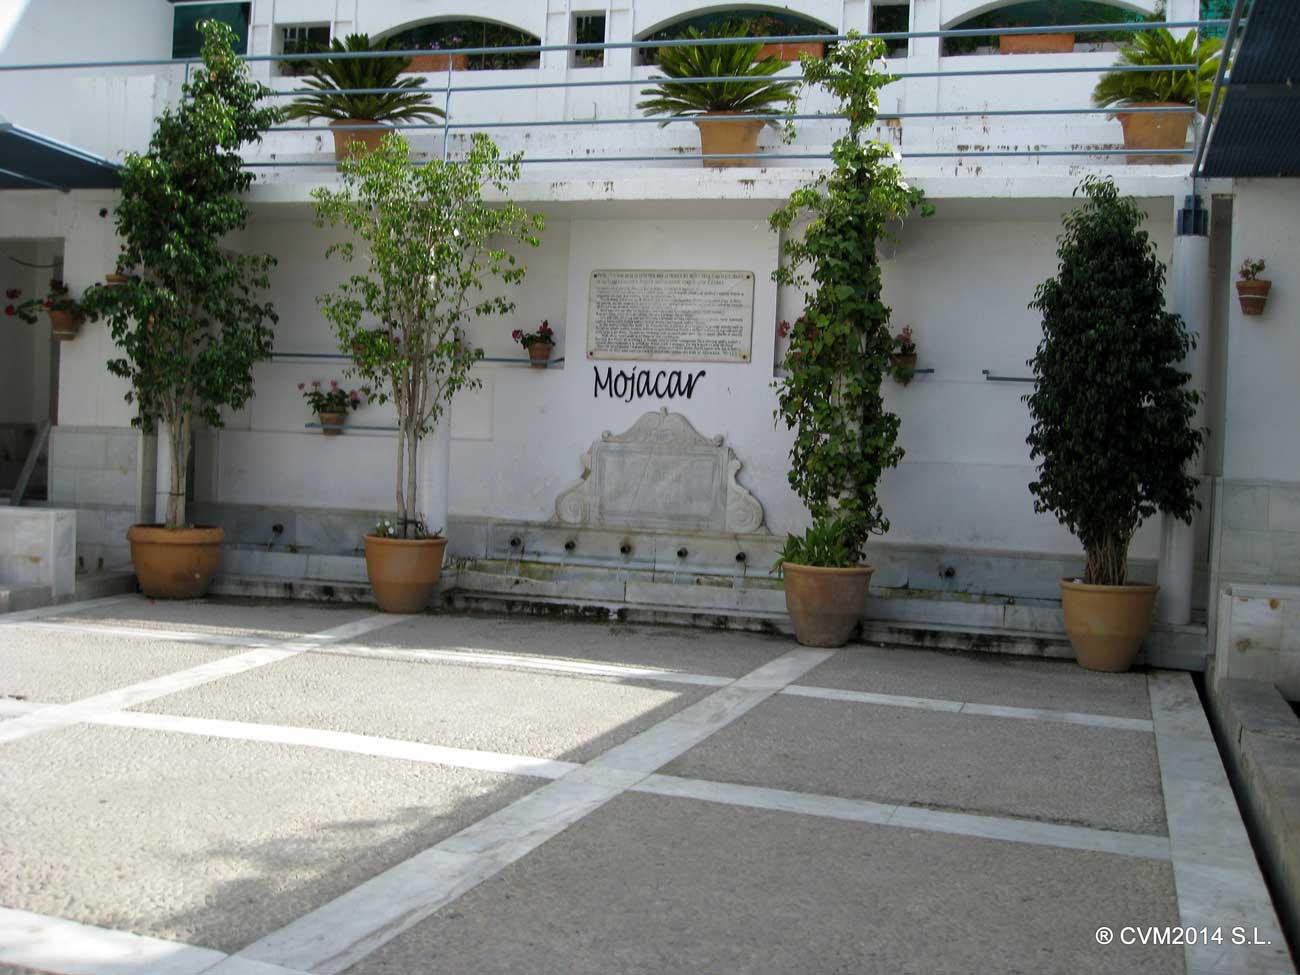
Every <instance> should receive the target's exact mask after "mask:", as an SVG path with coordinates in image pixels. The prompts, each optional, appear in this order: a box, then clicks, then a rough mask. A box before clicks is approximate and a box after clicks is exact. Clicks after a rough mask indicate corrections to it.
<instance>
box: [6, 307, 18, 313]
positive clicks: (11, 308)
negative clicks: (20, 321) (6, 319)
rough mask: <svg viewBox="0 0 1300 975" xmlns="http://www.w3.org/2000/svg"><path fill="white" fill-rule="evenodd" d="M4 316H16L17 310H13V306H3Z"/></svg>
mask: <svg viewBox="0 0 1300 975" xmlns="http://www.w3.org/2000/svg"><path fill="white" fill-rule="evenodd" d="M5 314H6V315H17V314H18V309H17V308H15V307H14V306H13V305H5Z"/></svg>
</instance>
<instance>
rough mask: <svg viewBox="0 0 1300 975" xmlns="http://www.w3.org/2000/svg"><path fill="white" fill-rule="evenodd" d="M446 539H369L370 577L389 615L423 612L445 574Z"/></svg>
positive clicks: (368, 566) (368, 573) (367, 548)
mask: <svg viewBox="0 0 1300 975" xmlns="http://www.w3.org/2000/svg"><path fill="white" fill-rule="evenodd" d="M446 548H447V539H445V538H384V537H381V536H379V535H367V536H366V574H367V575H368V576H369V577H370V587H371V588H372V589H374V591H375V602H377V603H378V604H379V608H380V609H382V610H383V611H384V612H385V613H421V612H423V611H424V610H425V608H426V607H428V605H429V600H430V598H432V596H433V591H434V589H436V588H437V587H438V577H439V576H441V575H442V555H443V551H444V550H445V549H446Z"/></svg>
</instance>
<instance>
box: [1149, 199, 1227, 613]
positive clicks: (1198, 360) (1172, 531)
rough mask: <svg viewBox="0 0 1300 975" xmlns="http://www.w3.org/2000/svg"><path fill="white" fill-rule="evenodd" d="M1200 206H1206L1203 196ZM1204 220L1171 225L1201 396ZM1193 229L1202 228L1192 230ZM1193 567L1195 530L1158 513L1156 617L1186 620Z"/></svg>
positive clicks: (1209, 292) (1181, 305) (1177, 291)
mask: <svg viewBox="0 0 1300 975" xmlns="http://www.w3.org/2000/svg"><path fill="white" fill-rule="evenodd" d="M1189 188H1190V187H1189ZM1206 206H1207V207H1208V202H1206ZM1180 209H1181V208H1180ZM1208 226H1209V214H1208V212H1207V213H1206V215H1205V228H1194V227H1190V226H1183V227H1178V226H1176V227H1175V236H1174V266H1173V287H1174V300H1173V310H1174V311H1176V312H1177V313H1178V314H1179V315H1181V316H1182V318H1183V322H1184V324H1185V325H1186V326H1187V331H1188V332H1189V333H1190V334H1191V335H1192V337H1193V338H1194V339H1195V340H1196V342H1197V345H1198V348H1196V349H1194V350H1193V351H1192V352H1191V353H1189V354H1188V357H1187V361H1186V362H1185V363H1184V364H1183V366H1184V368H1185V369H1186V370H1187V371H1188V372H1189V373H1191V379H1190V380H1189V381H1188V385H1189V386H1190V387H1191V388H1192V389H1194V390H1196V391H1197V392H1199V393H1200V394H1201V396H1202V400H1203V399H1204V396H1205V356H1206V350H1205V348H1204V345H1205V342H1206V341H1207V340H1208V338H1209V332H1210V307H1211V302H1212V301H1213V289H1212V285H1213V282H1212V280H1211V275H1210V238H1209V235H1208ZM1197 229H1204V230H1205V231H1206V232H1202V233H1196V232H1195V231H1196V230H1197ZM1204 414H1205V406H1204V402H1202V404H1201V408H1200V409H1199V410H1198V411H1197V414H1196V417H1195V419H1194V420H1193V421H1192V422H1193V423H1195V424H1196V425H1198V426H1199V425H1201V423H1202V422H1203V417H1204ZM1203 466H1204V465H1203V458H1202V457H1197V459H1196V460H1195V461H1194V462H1193V465H1192V467H1193V473H1197V474H1199V473H1200V472H1201V471H1202V470H1203ZM1195 569H1196V558H1195V533H1194V531H1193V528H1192V526H1191V525H1189V524H1187V523H1186V522H1183V521H1179V520H1178V519H1176V518H1171V517H1168V516H1163V517H1162V518H1161V535H1160V564H1159V569H1158V572H1157V582H1159V583H1160V595H1159V596H1158V597H1157V599H1156V619H1158V620H1160V621H1161V622H1163V623H1175V624H1182V623H1188V622H1190V621H1191V618H1192V581H1193V579H1194V577H1195Z"/></svg>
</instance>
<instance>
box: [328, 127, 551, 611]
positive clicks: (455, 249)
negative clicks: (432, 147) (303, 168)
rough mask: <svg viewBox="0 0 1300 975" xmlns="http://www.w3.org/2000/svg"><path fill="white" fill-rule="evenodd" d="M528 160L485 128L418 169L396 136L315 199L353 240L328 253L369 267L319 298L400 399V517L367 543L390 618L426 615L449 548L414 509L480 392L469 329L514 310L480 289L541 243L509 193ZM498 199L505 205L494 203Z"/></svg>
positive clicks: (536, 223)
mask: <svg viewBox="0 0 1300 975" xmlns="http://www.w3.org/2000/svg"><path fill="white" fill-rule="evenodd" d="M520 159H521V156H520V154H515V155H512V156H502V155H501V152H500V150H499V149H498V148H497V147H496V145H495V144H494V143H493V142H492V140H491V139H489V138H488V137H487V136H485V135H483V134H482V133H476V134H475V135H474V136H473V138H472V141H471V144H470V149H469V152H468V153H467V154H466V155H465V157H464V158H463V159H460V160H455V161H444V160H434V161H432V162H428V163H422V164H416V163H414V162H413V160H412V159H411V157H410V147H409V146H408V144H407V142H406V140H405V139H403V138H402V137H401V135H399V134H397V133H393V134H390V135H387V136H385V137H384V139H383V141H382V142H381V144H380V146H379V148H378V149H377V150H375V151H374V152H372V153H370V154H368V155H364V156H361V157H359V158H347V159H344V160H343V161H342V162H341V163H340V164H339V168H340V170H341V172H342V186H341V188H339V189H337V190H332V189H328V188H321V189H318V190H315V191H314V192H313V194H312V195H313V196H314V198H315V201H316V215H317V222H318V224H320V225H322V226H323V225H330V226H336V227H339V228H341V229H342V230H344V231H347V232H348V236H347V237H346V238H344V239H342V240H339V241H337V242H335V243H333V244H331V245H330V247H329V249H328V250H327V252H326V253H327V254H328V255H329V256H336V257H339V258H341V259H342V260H344V261H346V262H349V263H350V262H353V261H360V262H363V263H364V264H365V265H366V268H365V270H364V271H363V272H361V273H357V274H353V275H351V276H350V277H349V278H348V279H347V280H346V281H344V282H343V283H342V284H340V285H339V286H338V287H336V288H335V289H334V290H332V291H330V292H328V293H326V294H323V295H321V296H320V298H319V299H318V300H319V303H320V306H321V308H322V310H323V311H324V313H325V317H326V318H328V319H329V320H330V322H332V323H333V325H334V328H335V331H336V333H337V335H338V339H339V345H340V348H341V349H342V350H343V351H344V352H345V353H347V354H348V355H350V356H351V358H352V372H351V374H352V375H355V376H358V377H360V379H361V380H362V383H363V388H364V389H365V391H366V394H367V396H368V398H369V399H370V401H371V402H374V403H386V402H392V404H393V406H394V408H395V410H396V412H397V426H398V434H397V457H396V475H397V476H396V492H395V498H394V500H395V502H396V512H397V517H396V519H395V520H387V519H386V520H385V521H383V522H381V523H380V525H379V526H377V529H376V532H375V533H373V534H370V535H367V536H366V540H365V544H366V564H367V569H368V571H369V573H370V581H371V585H372V586H373V587H374V590H375V596H376V599H377V600H378V602H379V605H380V608H381V609H384V610H387V611H390V612H418V611H419V610H421V609H423V608H424V606H425V605H426V604H427V603H428V600H429V597H430V595H432V592H433V589H434V587H435V586H436V584H437V581H438V572H439V569H440V568H441V565H442V552H443V548H444V547H445V545H446V539H445V538H441V537H436V536H437V533H438V529H440V528H441V526H434V530H433V531H429V530H428V526H427V525H426V523H425V521H424V518H423V517H422V515H421V512H420V511H419V510H418V501H417V485H418V480H419V479H418V460H419V446H420V441H421V439H422V438H423V437H425V436H426V435H427V434H429V433H431V432H432V431H433V430H434V429H435V427H436V426H437V424H438V423H439V422H440V421H441V420H442V419H443V416H444V414H445V412H446V408H447V404H448V403H449V402H450V400H451V398H452V396H454V395H455V394H456V392H457V391H458V390H461V389H465V388H473V387H476V386H478V385H479V380H478V379H476V378H474V377H473V376H472V375H471V369H472V367H473V365H474V363H475V362H476V361H478V360H479V359H481V358H482V351H481V350H480V349H477V348H474V347H472V346H471V345H470V344H469V343H468V342H467V341H465V329H466V327H467V326H468V325H469V324H470V323H471V322H472V321H473V320H474V319H475V318H478V317H480V316H488V315H503V314H506V313H508V312H510V311H512V310H513V309H514V302H513V301H511V300H510V299H509V298H508V297H507V296H506V295H505V294H503V293H497V294H487V293H486V292H485V291H484V284H485V282H486V281H489V280H492V279H495V280H496V281H498V282H500V283H501V284H505V285H513V284H518V283H519V282H521V281H522V280H523V278H524V274H525V273H526V268H525V266H524V265H523V264H521V263H519V262H518V260H517V259H516V257H515V256H514V255H513V254H511V253H510V251H509V250H508V249H507V246H506V245H507V243H508V242H511V241H513V242H515V243H521V244H524V245H527V246H532V247H536V246H537V245H538V244H539V243H540V241H539V238H538V236H537V235H538V234H539V233H540V232H541V230H542V218H541V217H540V216H530V215H529V214H528V213H526V212H525V211H524V209H523V208H522V207H520V206H519V205H518V204H516V203H512V202H510V201H509V200H508V199H507V198H506V196H507V193H508V190H509V186H510V184H511V183H513V182H515V181H516V180H518V178H519V168H520ZM492 193H495V194H497V195H498V196H499V197H500V200H499V201H498V200H493V201H489V200H488V199H487V198H486V195H487V194H492ZM444 462H445V459H444ZM393 560H400V562H401V564H398V563H397V562H394V561H393Z"/></svg>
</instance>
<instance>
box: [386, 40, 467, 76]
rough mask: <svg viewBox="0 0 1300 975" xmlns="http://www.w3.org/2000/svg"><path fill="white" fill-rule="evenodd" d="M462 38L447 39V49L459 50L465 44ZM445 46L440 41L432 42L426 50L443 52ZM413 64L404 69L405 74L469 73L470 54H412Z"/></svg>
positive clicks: (427, 45)
mask: <svg viewBox="0 0 1300 975" xmlns="http://www.w3.org/2000/svg"><path fill="white" fill-rule="evenodd" d="M464 43H465V42H464V40H463V39H462V38H460V37H456V36H452V37H449V38H447V43H446V45H445V46H446V47H449V48H457V47H461V46H462V45H463V44H464ZM443 47H444V45H443V44H442V43H441V42H440V41H430V42H429V43H428V44H426V45H425V50H428V51H435V52H437V51H441V50H442V49H443ZM410 61H411V63H410V64H409V65H407V67H406V68H404V69H403V72H402V73H403V74H405V73H406V72H409V71H468V70H469V55H468V54H451V53H446V54H438V53H435V54H412V55H411V56H410Z"/></svg>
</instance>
